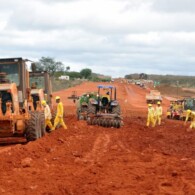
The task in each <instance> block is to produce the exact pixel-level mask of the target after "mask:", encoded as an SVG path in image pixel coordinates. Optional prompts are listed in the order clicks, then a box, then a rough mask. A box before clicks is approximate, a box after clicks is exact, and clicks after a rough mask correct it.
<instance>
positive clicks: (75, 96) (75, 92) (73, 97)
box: [68, 91, 79, 103]
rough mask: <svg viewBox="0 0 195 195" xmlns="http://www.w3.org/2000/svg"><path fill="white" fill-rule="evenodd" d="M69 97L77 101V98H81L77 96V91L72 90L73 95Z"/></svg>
mask: <svg viewBox="0 0 195 195" xmlns="http://www.w3.org/2000/svg"><path fill="white" fill-rule="evenodd" d="M68 99H72V100H73V102H74V103H75V102H76V100H78V99H79V96H77V91H72V94H71V96H69V97H68Z"/></svg>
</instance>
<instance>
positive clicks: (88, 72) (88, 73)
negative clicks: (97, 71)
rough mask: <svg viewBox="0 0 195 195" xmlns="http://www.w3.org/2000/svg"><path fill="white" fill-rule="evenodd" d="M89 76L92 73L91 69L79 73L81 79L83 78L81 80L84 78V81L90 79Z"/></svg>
mask: <svg viewBox="0 0 195 195" xmlns="http://www.w3.org/2000/svg"><path fill="white" fill-rule="evenodd" d="M91 74H92V71H91V69H89V68H85V69H82V70H81V71H80V75H81V77H83V78H85V79H88V78H90V77H91Z"/></svg>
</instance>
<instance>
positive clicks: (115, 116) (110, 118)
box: [87, 85, 123, 128]
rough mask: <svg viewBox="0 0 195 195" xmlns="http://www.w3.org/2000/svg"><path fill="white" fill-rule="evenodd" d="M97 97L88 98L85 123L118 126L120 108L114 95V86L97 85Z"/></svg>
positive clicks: (119, 123) (120, 119) (120, 121)
mask: <svg viewBox="0 0 195 195" xmlns="http://www.w3.org/2000/svg"><path fill="white" fill-rule="evenodd" d="M97 88H98V92H97V98H90V99H89V103H88V110H87V123H88V124H89V125H99V126H103V127H116V128H120V127H121V125H122V123H123V122H122V118H121V110H120V105H119V102H118V101H117V97H116V87H114V86H104V85H99V86H98V87H97Z"/></svg>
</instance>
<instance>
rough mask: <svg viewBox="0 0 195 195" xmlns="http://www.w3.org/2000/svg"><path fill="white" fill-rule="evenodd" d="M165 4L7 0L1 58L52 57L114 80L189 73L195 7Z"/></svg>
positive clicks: (0, 26)
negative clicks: (137, 74)
mask: <svg viewBox="0 0 195 195" xmlns="http://www.w3.org/2000/svg"><path fill="white" fill-rule="evenodd" d="M165 2H167V1H166V0H158V1H157V0H107V1H104V0H90V1H89V0H74V1H70V0H66V1H64V0H57V1H52V0H35V1H34V0H29V1H25V0H15V1H13V0H10V1H6V0H1V7H0V53H1V57H4V56H7V57H13V56H23V57H28V58H33V59H38V58H40V57H41V56H51V57H55V58H56V59H58V60H61V61H63V62H65V63H67V64H68V65H70V66H71V65H72V68H71V69H74V70H76V69H81V67H82V68H84V67H89V68H92V70H93V71H97V72H99V73H104V72H105V71H106V72H110V74H112V75H113V76H116V75H117V76H121V75H125V74H128V72H129V73H131V72H147V73H158V72H159V73H164V74H166V73H178V74H188V72H189V70H192V67H193V64H194V63H195V58H194V56H195V54H194V51H195V14H194V12H193V7H195V6H194V4H195V3H194V2H193V1H192V0H191V1H190V0H187V1H182V0H178V1H177V3H176V1H173V0H170V1H169V4H168V2H167V4H166V3H165ZM184 2H186V4H185V5H184ZM183 67H185V68H183ZM186 67H188V69H186ZM191 73H193V72H192V71H191ZM194 73H195V72H194Z"/></svg>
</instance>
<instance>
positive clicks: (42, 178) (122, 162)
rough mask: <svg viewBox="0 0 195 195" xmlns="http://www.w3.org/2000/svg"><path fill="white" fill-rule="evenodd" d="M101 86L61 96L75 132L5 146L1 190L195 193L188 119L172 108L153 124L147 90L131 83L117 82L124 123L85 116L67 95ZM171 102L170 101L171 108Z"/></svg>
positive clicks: (194, 135) (9, 193) (193, 138)
mask: <svg viewBox="0 0 195 195" xmlns="http://www.w3.org/2000/svg"><path fill="white" fill-rule="evenodd" d="M98 84H99V83H90V82H87V83H83V84H81V85H79V86H77V87H74V88H69V89H67V90H62V91H59V92H56V93H55V94H54V95H60V97H61V99H62V101H63V103H64V106H65V122H66V124H67V126H68V130H64V129H62V128H59V129H57V130H55V131H54V132H52V133H50V134H47V135H46V136H45V137H43V138H41V139H39V140H37V141H35V142H30V143H27V144H25V145H22V144H17V145H13V146H6V147H1V149H0V159H1V163H0V173H1V174H0V194H6V195H15V194H17V195H18V194H19V195H23V194H28V195H29V194H33V195H35V194H42V195H58V194H70V195H74V194H75V195H78V194H89V195H93V194H101V195H102V194H103V195H104V194H105V195H107V194H113V195H119V194H120V195H129V194H132V195H134V194H140V195H149V194H151V195H152V194H166V195H167V194H171V195H172V194H175V195H182V194H189V195H192V194H195V132H188V131H187V126H186V127H185V126H183V122H182V121H174V120H168V119H166V117H165V113H164V116H163V120H162V121H163V122H162V125H161V126H156V127H155V128H152V127H149V128H146V126H145V124H146V115H147V105H146V102H145V94H146V93H147V91H146V90H145V89H141V88H139V87H138V86H135V85H128V84H124V83H113V85H115V86H116V87H117V90H118V91H117V95H118V99H119V101H120V105H121V108H122V115H123V120H124V126H122V127H121V128H120V129H116V128H105V127H100V126H88V125H87V124H86V121H77V119H76V116H75V112H76V107H75V104H74V103H73V102H72V101H71V100H70V99H68V98H67V97H68V96H70V95H71V93H72V91H77V93H78V95H81V94H82V93H84V92H86V91H96V88H97V85H98ZM104 84H105V83H104ZM168 104H169V102H168V100H165V99H164V100H163V104H162V106H163V108H164V112H166V107H167V106H168Z"/></svg>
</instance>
